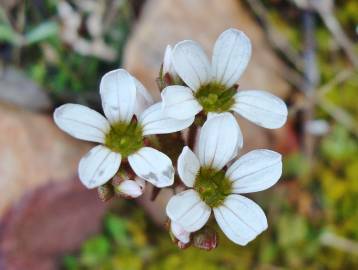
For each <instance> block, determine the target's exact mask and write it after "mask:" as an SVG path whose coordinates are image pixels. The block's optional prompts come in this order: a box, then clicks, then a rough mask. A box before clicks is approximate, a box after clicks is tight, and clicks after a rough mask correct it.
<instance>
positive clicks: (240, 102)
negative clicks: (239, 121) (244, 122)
mask: <svg viewBox="0 0 358 270" xmlns="http://www.w3.org/2000/svg"><path fill="white" fill-rule="evenodd" d="M232 109H233V110H234V111H235V112H237V113H238V114H240V115H241V116H242V117H245V118H246V119H248V120H249V121H251V122H254V123H255V124H257V125H259V126H261V127H265V128H271V129H272V128H280V127H282V126H283V124H285V122H286V120H287V106H286V104H285V103H284V102H283V101H282V99H280V98H278V97H276V96H274V95H272V94H270V93H268V92H264V91H258V90H251V91H240V92H238V93H237V94H236V95H235V104H234V106H233V108H232Z"/></svg>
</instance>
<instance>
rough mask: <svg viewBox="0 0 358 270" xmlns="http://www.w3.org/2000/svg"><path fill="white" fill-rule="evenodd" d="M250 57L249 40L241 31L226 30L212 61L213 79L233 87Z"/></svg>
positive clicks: (216, 46)
mask: <svg viewBox="0 0 358 270" xmlns="http://www.w3.org/2000/svg"><path fill="white" fill-rule="evenodd" d="M250 57H251V43H250V40H249V38H248V37H247V36H246V35H245V34H244V33H243V32H241V31H239V30H236V29H233V28H231V29H228V30H226V31H225V32H223V33H222V34H221V35H220V36H219V38H218V40H217V41H216V43H215V47H214V52H213V59H212V68H213V71H212V72H213V77H214V78H215V79H216V80H217V81H219V82H221V83H223V84H225V85H226V86H227V87H231V86H233V85H234V84H235V83H236V82H237V81H238V80H239V78H240V77H241V74H242V73H243V72H244V71H245V69H246V66H247V64H248V63H249V60H250Z"/></svg>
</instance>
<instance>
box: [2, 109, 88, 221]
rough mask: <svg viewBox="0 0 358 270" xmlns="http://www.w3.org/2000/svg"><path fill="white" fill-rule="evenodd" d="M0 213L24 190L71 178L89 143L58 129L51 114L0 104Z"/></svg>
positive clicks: (24, 191)
mask: <svg viewBox="0 0 358 270" xmlns="http://www.w3.org/2000/svg"><path fill="white" fill-rule="evenodd" d="M0 115H1V121H0V130H1V133H0V179H1V181H0V190H2V192H1V196H0V216H1V215H2V213H3V212H4V210H5V209H6V207H8V206H10V205H12V204H13V203H14V202H16V201H17V200H19V199H20V197H21V196H22V195H23V194H24V193H26V192H27V191H30V190H34V189H36V188H37V187H39V186H41V185H43V184H45V183H48V182H58V181H66V180H69V179H73V177H74V176H76V174H77V164H78V161H79V159H80V157H81V156H82V155H83V154H84V153H86V151H87V150H88V149H89V144H87V143H81V142H79V141H78V140H75V139H72V138H71V137H69V136H68V135H66V134H65V133H63V132H62V131H60V130H59V129H58V128H57V127H56V126H55V124H54V123H53V120H52V118H51V116H45V115H41V114H36V113H32V112H28V111H24V110H21V109H19V108H17V107H14V106H11V105H5V104H3V103H0Z"/></svg>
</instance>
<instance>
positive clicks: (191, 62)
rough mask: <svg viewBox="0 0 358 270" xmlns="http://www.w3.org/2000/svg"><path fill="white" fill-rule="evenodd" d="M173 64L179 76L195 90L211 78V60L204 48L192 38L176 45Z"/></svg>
mask: <svg viewBox="0 0 358 270" xmlns="http://www.w3.org/2000/svg"><path fill="white" fill-rule="evenodd" d="M173 64H174V68H175V71H176V72H177V73H178V74H179V77H180V78H181V79H182V80H183V81H184V82H185V83H186V84H187V85H188V86H189V87H190V88H191V89H192V90H194V91H196V90H197V89H199V87H200V86H201V85H203V84H205V83H207V82H208V81H209V80H210V78H211V71H210V63H209V60H208V58H207V56H206V54H205V52H204V50H203V48H202V47H201V46H200V45H199V44H198V43H196V42H194V41H192V40H184V41H181V42H179V43H178V44H177V45H176V46H175V47H174V51H173Z"/></svg>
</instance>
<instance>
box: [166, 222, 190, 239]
mask: <svg viewBox="0 0 358 270" xmlns="http://www.w3.org/2000/svg"><path fill="white" fill-rule="evenodd" d="M170 230H171V231H172V233H173V234H174V236H175V238H176V239H178V240H179V241H180V242H182V243H184V244H187V243H189V242H190V232H188V231H186V230H184V228H183V227H182V226H180V225H179V224H178V223H176V222H175V221H172V222H170Z"/></svg>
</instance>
